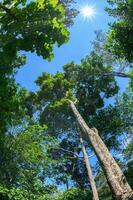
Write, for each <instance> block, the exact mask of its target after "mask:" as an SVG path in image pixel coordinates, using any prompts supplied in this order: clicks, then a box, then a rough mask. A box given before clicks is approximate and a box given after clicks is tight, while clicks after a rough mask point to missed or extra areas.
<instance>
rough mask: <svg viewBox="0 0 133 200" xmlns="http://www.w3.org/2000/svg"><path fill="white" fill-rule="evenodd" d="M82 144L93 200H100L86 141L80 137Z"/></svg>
mask: <svg viewBox="0 0 133 200" xmlns="http://www.w3.org/2000/svg"><path fill="white" fill-rule="evenodd" d="M80 143H81V145H82V152H83V158H84V162H85V166H86V169H87V174H88V179H89V182H90V185H91V189H92V194H93V200H99V197H98V192H97V188H96V183H95V180H94V177H93V174H92V170H91V165H90V162H89V159H88V155H87V152H86V148H85V145H84V141H83V139H82V137H81V136H80Z"/></svg>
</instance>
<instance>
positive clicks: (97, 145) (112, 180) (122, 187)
mask: <svg viewBox="0 0 133 200" xmlns="http://www.w3.org/2000/svg"><path fill="white" fill-rule="evenodd" d="M69 102H70V107H71V109H72V111H73V113H74V115H75V117H76V120H77V122H78V124H79V126H80V127H81V129H82V131H83V133H84V135H83V136H85V137H86V139H87V140H88V139H89V140H90V142H91V145H92V147H93V149H94V151H95V154H96V155H97V157H98V159H99V162H100V163H101V167H102V169H103V171H104V173H105V176H106V178H107V182H108V184H109V186H110V189H111V191H112V194H113V195H114V198H115V199H116V200H133V191H132V189H131V187H130V186H129V184H128V182H127V180H126V178H125V176H124V174H123V172H122V171H121V169H120V167H119V166H118V164H117V163H116V161H115V159H114V158H113V156H112V155H111V154H110V152H109V150H108V149H107V147H106V145H105V144H104V142H103V141H102V139H101V138H100V136H99V134H98V131H97V130H96V129H91V128H89V127H88V125H87V124H86V122H85V121H84V119H83V118H82V116H81V115H80V113H79V112H78V110H77V108H76V106H75V105H74V103H73V102H72V101H69Z"/></svg>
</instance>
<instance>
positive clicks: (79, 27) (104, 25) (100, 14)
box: [16, 0, 112, 91]
mask: <svg viewBox="0 0 133 200" xmlns="http://www.w3.org/2000/svg"><path fill="white" fill-rule="evenodd" d="M86 4H89V5H94V6H95V9H96V11H97V14H96V16H95V17H94V19H93V20H92V21H90V20H84V19H83V17H82V16H81V15H79V16H78V17H77V18H76V19H75V20H74V22H75V23H74V25H73V26H72V27H71V28H70V40H69V42H68V43H67V44H64V45H62V46H61V47H60V48H57V47H56V46H55V49H54V54H55V58H54V59H53V60H52V61H51V62H47V61H46V60H43V59H42V58H41V57H38V56H37V55H36V54H33V53H26V55H27V64H26V65H25V66H23V67H21V69H19V71H18V73H17V75H16V80H17V82H18V83H20V84H21V85H22V86H23V87H26V88H27V89H29V90H33V91H35V90H36V89H37V87H36V85H35V83H34V81H35V80H36V79H37V77H38V76H40V75H41V74H42V72H50V73H55V72H56V71H61V70H62V66H63V65H65V64H66V63H68V62H70V61H72V60H73V61H74V62H75V63H79V62H80V60H81V59H82V58H84V57H85V56H86V55H87V54H88V53H89V52H90V50H91V41H93V40H94V38H95V34H94V31H95V30H103V31H104V32H106V31H107V30H108V23H109V22H111V21H112V18H111V17H109V16H108V14H107V13H106V12H105V11H104V8H105V6H107V1H106V0H77V5H76V7H77V8H79V7H81V6H83V5H86Z"/></svg>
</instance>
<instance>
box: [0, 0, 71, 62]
mask: <svg viewBox="0 0 133 200" xmlns="http://www.w3.org/2000/svg"><path fill="white" fill-rule="evenodd" d="M4 8H5V9H4ZM0 11H1V13H2V16H1V17H0V22H1V33H0V41H1V52H0V55H1V59H2V60H3V62H2V63H4V58H5V57H6V59H14V58H15V56H16V54H17V52H18V51H20V50H24V51H31V52H36V53H37V55H39V56H40V55H41V56H42V57H43V58H45V59H51V58H52V57H53V48H54V44H55V43H57V44H58V46H60V45H62V44H63V43H64V42H67V41H68V36H69V33H68V31H67V29H66V27H65V25H64V8H63V6H62V5H61V4H59V3H58V1H57V0H54V1H53V0H49V1H46V0H42V1H38V0H36V1H30V2H28V1H23V2H21V1H13V2H10V3H9V2H7V1H4V2H3V3H1V4H0ZM5 33H6V34H5Z"/></svg>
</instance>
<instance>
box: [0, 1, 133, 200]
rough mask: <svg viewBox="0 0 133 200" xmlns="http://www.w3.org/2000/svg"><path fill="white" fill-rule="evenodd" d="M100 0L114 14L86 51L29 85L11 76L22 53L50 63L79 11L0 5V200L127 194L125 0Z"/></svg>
mask: <svg viewBox="0 0 133 200" xmlns="http://www.w3.org/2000/svg"><path fill="white" fill-rule="evenodd" d="M107 4H108V6H107V7H105V11H106V12H107V13H108V16H110V18H111V17H113V19H114V20H113V22H111V23H110V24H109V26H108V31H107V32H106V33H105V32H103V31H100V30H96V31H95V39H94V41H92V43H91V46H92V48H91V51H90V52H89V53H88V55H86V56H85V57H84V58H82V59H81V61H80V63H78V64H77V63H76V62H74V61H73V57H72V58H71V60H70V62H69V63H66V64H65V65H64V66H62V68H63V70H62V71H58V72H56V73H54V74H51V73H48V72H44V73H42V74H41V75H40V76H39V77H38V78H37V79H36V80H35V84H36V85H37V88H38V89H37V91H30V90H28V89H27V88H24V87H23V86H21V85H20V84H18V83H17V81H16V74H17V72H18V71H19V70H20V68H22V67H23V65H25V63H26V62H27V52H31V53H35V54H36V55H37V56H40V57H42V58H43V59H44V60H48V61H49V62H51V60H52V59H53V58H54V48H55V45H57V46H58V47H59V48H60V46H61V45H63V44H65V43H69V39H70V31H69V29H70V27H71V26H73V24H74V21H75V19H76V17H77V16H78V15H79V14H80V11H79V10H77V7H76V6H75V2H74V1H73V0H30V1H29V0H1V1H0V200H92V199H93V200H133V70H132V67H133V0H126V1H125V0H107ZM88 42H89V41H88ZM64 56H65V55H64ZM53 67H56V66H53ZM31 76H32V74H31ZM118 78H119V80H120V81H121V82H123V81H124V80H125V79H126V80H127V83H128V84H127V86H125V87H126V90H125V91H124V92H121V91H120V90H121V88H120V87H121V86H120V84H119V83H118ZM27 79H28V77H27ZM120 81H119V82H120ZM110 98H111V99H113V100H112V102H111V103H109V104H107V101H108V100H109V99H110Z"/></svg>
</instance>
